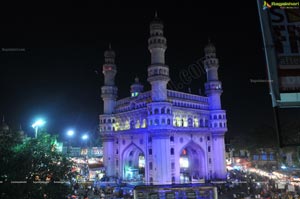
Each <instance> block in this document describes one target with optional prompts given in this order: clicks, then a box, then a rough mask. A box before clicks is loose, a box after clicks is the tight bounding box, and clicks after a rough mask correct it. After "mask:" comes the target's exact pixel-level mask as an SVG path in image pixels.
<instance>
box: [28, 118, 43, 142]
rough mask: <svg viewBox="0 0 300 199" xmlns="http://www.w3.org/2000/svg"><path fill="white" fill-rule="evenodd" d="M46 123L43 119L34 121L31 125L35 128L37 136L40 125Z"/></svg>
mask: <svg viewBox="0 0 300 199" xmlns="http://www.w3.org/2000/svg"><path fill="white" fill-rule="evenodd" d="M44 124H46V122H45V121H44V120H42V119H39V120H37V121H36V122H35V123H33V124H32V125H31V126H32V128H34V129H35V138H37V133H38V129H39V127H40V126H43V125H44Z"/></svg>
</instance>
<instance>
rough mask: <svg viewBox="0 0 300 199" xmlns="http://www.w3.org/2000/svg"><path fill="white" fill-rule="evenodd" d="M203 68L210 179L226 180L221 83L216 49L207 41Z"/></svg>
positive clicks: (224, 123)
mask: <svg viewBox="0 0 300 199" xmlns="http://www.w3.org/2000/svg"><path fill="white" fill-rule="evenodd" d="M204 52H205V60H204V66H205V70H206V73H207V82H206V83H205V93H206V95H207V97H208V103H209V109H210V118H211V119H210V129H211V133H212V138H213V139H212V151H213V155H214V156H213V157H214V158H213V168H214V171H213V172H212V174H213V176H211V177H212V178H218V179H225V178H226V159H225V141H224V135H225V132H226V131H227V127H226V126H227V125H226V113H225V111H224V110H222V108H221V94H222V92H223V90H222V83H221V81H219V78H218V68H219V60H218V58H217V57H216V48H215V46H214V45H213V44H212V43H211V42H210V41H209V42H208V44H207V45H206V47H205V48H204Z"/></svg>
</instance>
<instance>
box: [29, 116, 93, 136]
mask: <svg viewBox="0 0 300 199" xmlns="http://www.w3.org/2000/svg"><path fill="white" fill-rule="evenodd" d="M45 124H46V121H44V120H42V119H38V120H37V121H35V122H34V123H33V124H32V125H31V126H32V128H34V130H35V138H37V134H38V129H39V127H41V126H44V125H45ZM74 135H75V131H73V130H68V131H67V136H68V137H73V136H74ZM88 138H89V136H88V134H83V135H82V136H81V139H83V140H87V139H88Z"/></svg>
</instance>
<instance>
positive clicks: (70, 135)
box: [67, 130, 75, 137]
mask: <svg viewBox="0 0 300 199" xmlns="http://www.w3.org/2000/svg"><path fill="white" fill-rule="evenodd" d="M74 134H75V132H74V131H73V130H68V131H67V135H68V137H73V135H74Z"/></svg>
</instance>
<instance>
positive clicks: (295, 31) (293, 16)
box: [269, 8, 300, 93]
mask: <svg viewBox="0 0 300 199" xmlns="http://www.w3.org/2000/svg"><path fill="white" fill-rule="evenodd" d="M269 14H270V18H271V31H272V36H273V37H274V47H275V50H276V53H277V59H278V66H277V67H278V76H279V85H280V88H279V89H280V93H284V92H300V9H282V8H274V9H272V8H271V9H269Z"/></svg>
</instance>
